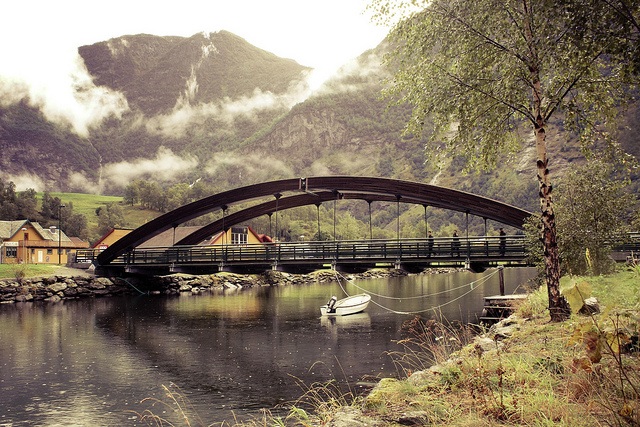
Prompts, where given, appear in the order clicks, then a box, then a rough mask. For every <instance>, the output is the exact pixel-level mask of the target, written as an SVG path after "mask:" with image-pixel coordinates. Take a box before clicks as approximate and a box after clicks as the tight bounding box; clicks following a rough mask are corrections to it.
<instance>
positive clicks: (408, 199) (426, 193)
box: [97, 176, 531, 266]
mask: <svg viewBox="0 0 640 427" xmlns="http://www.w3.org/2000/svg"><path fill="white" fill-rule="evenodd" d="M285 193H289V195H286V194H285ZM291 194H293V195H291ZM267 196H272V197H275V200H271V201H269V202H265V203H262V204H259V205H256V206H253V207H250V208H247V209H245V210H243V211H239V212H237V213H235V214H233V215H230V216H228V217H225V218H224V221H225V228H227V227H228V226H231V225H233V224H237V223H239V222H242V221H246V220H248V219H251V218H254V217H257V216H260V215H264V214H268V213H272V212H276V211H277V210H284V209H289V208H293V207H297V206H305V205H310V204H315V203H322V202H325V201H330V200H334V199H343V198H345V199H363V200H367V201H380V200H384V201H397V200H400V201H402V202H405V203H414V204H421V205H424V206H432V207H437V208H443V209H448V210H454V211H458V212H465V213H469V214H472V215H475V216H479V217H482V218H485V219H491V220H494V221H497V222H500V223H503V224H506V225H509V226H512V227H516V228H522V227H523V225H524V221H525V219H526V218H527V217H528V216H530V215H531V213H530V212H527V211H525V210H523V209H520V208H517V207H514V206H511V205H508V204H506V203H502V202H499V201H496V200H492V199H489V198H486V197H482V196H478V195H475V194H471V193H466V192H463V191H459V190H453V189H449V188H444V187H438V186H435V185H430V184H423V183H419V182H412V181H402V180H396V179H390V178H375V177H359V176H323V177H308V178H291V179H284V180H279V181H270V182H263V183H259V184H253V185H248V186H245V187H240V188H236V189H233V190H228V191H224V192H221V193H218V194H214V195H211V196H209V197H206V198H204V199H201V200H198V201H195V202H192V203H189V204H186V205H184V206H181V207H179V208H177V209H175V210H173V211H171V212H167V213H166V214H164V215H161V216H159V217H158V218H156V219H154V220H152V221H150V222H148V223H146V224H144V225H142V226H140V227H138V228H137V229H135V230H133V231H132V232H131V233H129V234H127V235H126V236H124V237H122V238H121V239H119V240H118V241H116V242H114V243H113V244H112V245H111V246H109V247H108V248H107V249H105V250H104V251H103V252H102V253H101V254H100V255H98V257H97V264H98V265H99V266H100V265H102V266H104V265H107V264H109V263H110V262H111V261H113V260H114V259H115V258H117V257H118V256H120V255H122V254H123V253H125V252H127V251H129V250H132V249H133V248H135V247H136V246H138V245H140V244H141V243H143V242H145V241H146V240H148V239H150V238H152V237H153V236H156V235H158V234H160V233H162V232H163V231H165V230H168V229H170V228H172V227H177V226H178V225H180V224H182V223H184V222H186V221H189V220H191V219H193V218H197V217H199V216H202V215H204V214H207V213H209V212H213V211H216V210H218V209H224V210H226V209H227V207H228V206H230V205H232V204H234V203H240V202H245V201H249V200H255V199H259V198H262V197H267ZM283 196H284V197H283ZM221 221H222V220H218V221H215V222H213V223H211V224H209V225H207V226H205V227H203V228H201V229H200V230H198V231H196V232H194V233H192V234H191V235H189V236H187V237H185V238H184V239H182V240H181V241H180V242H178V243H179V244H196V243H199V242H200V241H202V240H203V239H204V238H206V237H208V236H210V235H211V234H213V232H215V231H219V230H221V228H222V226H221ZM227 222H228V223H227ZM232 223H233V224H232Z"/></svg>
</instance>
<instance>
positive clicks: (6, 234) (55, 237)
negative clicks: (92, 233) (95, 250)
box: [0, 219, 88, 248]
mask: <svg viewBox="0 0 640 427" xmlns="http://www.w3.org/2000/svg"><path fill="white" fill-rule="evenodd" d="M26 226H29V227H30V228H31V229H33V230H35V232H36V233H37V234H38V236H39V237H40V239H41V240H44V241H47V242H57V243H59V244H60V245H61V246H65V247H73V248H77V247H81V248H86V247H88V243H87V242H84V241H83V240H82V239H79V238H77V237H74V238H71V237H69V236H67V235H66V234H64V231H61V230H59V229H58V228H57V227H50V228H44V227H43V226H42V225H40V224H39V223H37V222H35V221H29V220H28V219H21V220H18V221H0V239H2V240H7V239H11V238H12V237H14V236H15V235H16V234H17V233H18V232H19V231H20V230H22V228H23V227H26ZM34 240H35V241H37V239H31V238H30V239H29V242H32V241H34ZM30 244H31V243H30Z"/></svg>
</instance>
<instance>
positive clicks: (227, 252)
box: [76, 233, 640, 265]
mask: <svg viewBox="0 0 640 427" xmlns="http://www.w3.org/2000/svg"><path fill="white" fill-rule="evenodd" d="M613 250H614V252H615V251H617V252H624V253H631V252H632V251H633V252H634V253H640V234H638V233H632V234H629V235H628V236H627V237H626V238H625V239H624V242H623V243H620V244H618V245H616V246H615V247H614V249H613ZM99 253H100V250H97V249H88V250H78V251H77V253H76V260H77V262H93V261H94V260H95V259H96V257H97V255H98V254H99ZM525 256H526V253H525V238H524V236H523V235H510V236H504V237H500V236H470V237H469V238H466V237H460V238H458V239H454V238H451V237H436V238H434V239H433V240H431V239H425V238H422V239H390V240H357V241H308V242H278V243H269V244H248V245H241V246H240V245H210V246H199V245H195V246H171V247H153V248H136V249H134V250H132V251H129V252H126V253H125V254H123V255H121V256H120V257H118V258H116V259H115V260H114V261H113V262H112V264H115V265H123V264H124V265H175V264H218V263H256V264H257V263H264V264H269V263H274V262H293V263H295V262H299V263H314V262H315V263H327V262H333V261H336V262H340V261H343V262H348V261H351V262H358V261H361V262H366V261H371V262H384V261H390V262H395V261H398V260H400V261H402V260H405V261H411V260H413V261H416V262H417V261H422V260H424V261H429V259H433V260H434V261H437V260H438V259H455V258H458V257H460V258H468V259H471V260H473V259H481V258H483V259H492V258H496V259H500V258H503V257H506V258H512V259H513V258H524V257H525Z"/></svg>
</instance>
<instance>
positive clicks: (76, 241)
mask: <svg viewBox="0 0 640 427" xmlns="http://www.w3.org/2000/svg"><path fill="white" fill-rule="evenodd" d="M69 239H71V243H73V247H75V248H88V247H89V242H87V241H86V240H82V239H81V238H79V237H69Z"/></svg>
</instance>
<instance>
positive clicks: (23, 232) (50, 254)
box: [0, 220, 88, 264]
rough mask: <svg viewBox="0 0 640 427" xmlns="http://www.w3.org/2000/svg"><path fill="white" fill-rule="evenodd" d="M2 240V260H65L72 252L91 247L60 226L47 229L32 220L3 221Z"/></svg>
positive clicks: (30, 261)
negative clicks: (69, 235) (67, 233)
mask: <svg viewBox="0 0 640 427" xmlns="http://www.w3.org/2000/svg"><path fill="white" fill-rule="evenodd" d="M0 241H1V243H0V262H1V263H3V264H25V263H26V264H66V263H67V259H68V257H69V254H70V253H73V252H75V250H76V249H79V248H86V247H88V243H86V242H84V241H82V240H79V239H75V238H74V239H70V238H69V237H67V235H66V234H64V232H62V231H61V230H58V228H57V227H50V228H48V229H45V228H43V227H42V226H41V225H40V224H38V223H37V222H31V221H29V220H19V221H0Z"/></svg>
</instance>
